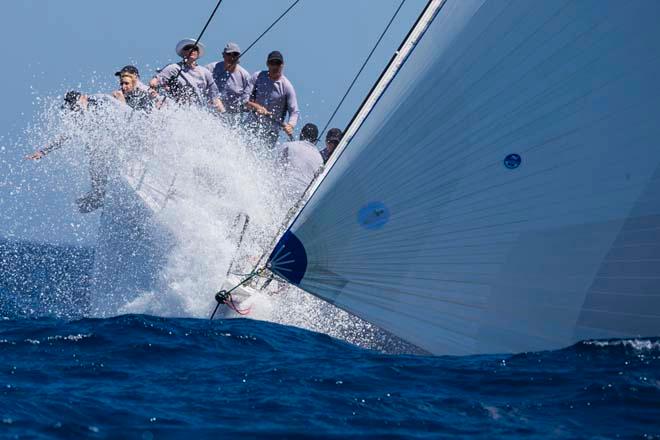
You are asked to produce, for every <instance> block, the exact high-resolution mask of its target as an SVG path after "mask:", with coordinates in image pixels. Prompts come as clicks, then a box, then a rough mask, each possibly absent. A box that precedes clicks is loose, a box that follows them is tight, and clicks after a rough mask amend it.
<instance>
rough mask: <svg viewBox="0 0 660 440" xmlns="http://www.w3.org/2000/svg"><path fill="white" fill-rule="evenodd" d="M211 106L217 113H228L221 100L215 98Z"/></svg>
mask: <svg viewBox="0 0 660 440" xmlns="http://www.w3.org/2000/svg"><path fill="white" fill-rule="evenodd" d="M211 106H212V107H213V108H214V109H215V111H217V112H218V113H224V112H225V111H226V110H225V106H224V104H223V103H222V100H221V99H220V98H213V100H211Z"/></svg>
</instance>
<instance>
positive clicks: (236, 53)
mask: <svg viewBox="0 0 660 440" xmlns="http://www.w3.org/2000/svg"><path fill="white" fill-rule="evenodd" d="M223 53H224V54H225V55H227V56H228V57H237V56H239V55H240V53H238V52H223Z"/></svg>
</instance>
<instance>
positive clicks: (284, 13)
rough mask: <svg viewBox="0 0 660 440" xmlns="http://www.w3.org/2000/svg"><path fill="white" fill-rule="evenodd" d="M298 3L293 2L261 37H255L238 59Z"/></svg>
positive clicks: (297, 0)
mask: <svg viewBox="0 0 660 440" xmlns="http://www.w3.org/2000/svg"><path fill="white" fill-rule="evenodd" d="M299 1H300V0H296V1H294V2H293V4H292V5H291V6H289V8H288V9H287V10H286V11H284V12H283V13H282V15H280V16H279V17H277V20H275V21H274V22H273V23H272V24H271V25H270V26H268V28H267V29H266V30H265V31H263V32H262V33H261V35H259V36H258V37H257V39H256V40H254V42H253V43H252V44H250V45H249V46H248V48H247V49H245V50H244V51H243V52H242V53H241V54H240V55H239V56H238V58H239V59H240V58H241V57H242V56H243V55H245V54H246V53H247V52H248V51H249V50H250V49H252V46H254V45H255V44H257V42H258V41H259V40H261V37H263V36H264V35H266V33H267V32H268V31H269V30H271V29H272V28H273V26H275V25H276V24H277V22H278V21H280V20H281V19H282V18H283V17H284V16H285V15H286V14H287V13H288V12H289V11H290V10H291V9H293V7H294V6H295V5H297V4H298V2H299Z"/></svg>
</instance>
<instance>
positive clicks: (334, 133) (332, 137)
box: [325, 128, 344, 142]
mask: <svg viewBox="0 0 660 440" xmlns="http://www.w3.org/2000/svg"><path fill="white" fill-rule="evenodd" d="M342 136H344V135H343V134H342V132H341V130H340V129H338V128H331V129H330V130H328V133H327V134H326V135H325V141H326V142H330V141H336V142H339V141H341V138H342Z"/></svg>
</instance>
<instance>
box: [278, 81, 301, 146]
mask: <svg viewBox="0 0 660 440" xmlns="http://www.w3.org/2000/svg"><path fill="white" fill-rule="evenodd" d="M288 94H289V96H288V98H287V100H286V102H287V108H286V110H287V112H288V113H289V120H288V122H287V123H285V124H282V129H283V130H284V132H285V133H286V134H288V135H289V136H291V135H293V129H294V127H295V126H296V124H297V123H298V116H299V115H300V110H299V109H298V98H297V97H296V91H295V89H294V88H293V86H291V85H289V90H288Z"/></svg>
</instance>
